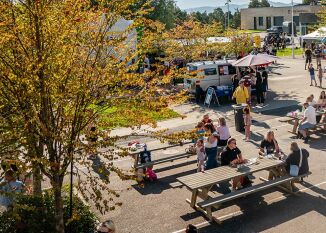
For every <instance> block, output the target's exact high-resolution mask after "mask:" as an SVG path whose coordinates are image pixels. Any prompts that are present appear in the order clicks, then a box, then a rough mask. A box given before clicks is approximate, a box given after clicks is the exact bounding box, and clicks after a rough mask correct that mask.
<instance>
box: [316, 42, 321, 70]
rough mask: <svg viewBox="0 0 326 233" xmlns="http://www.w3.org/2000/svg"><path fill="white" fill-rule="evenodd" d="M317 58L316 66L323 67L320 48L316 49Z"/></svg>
mask: <svg viewBox="0 0 326 233" xmlns="http://www.w3.org/2000/svg"><path fill="white" fill-rule="evenodd" d="M315 56H316V64H317V66H319V65H321V57H322V51H321V49H320V47H319V46H317V47H316V49H315Z"/></svg>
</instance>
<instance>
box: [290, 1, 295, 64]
mask: <svg viewBox="0 0 326 233" xmlns="http://www.w3.org/2000/svg"><path fill="white" fill-rule="evenodd" d="M291 3H292V25H291V26H292V30H291V32H292V35H291V41H292V58H293V59H294V58H295V56H294V16H293V0H292V1H291Z"/></svg>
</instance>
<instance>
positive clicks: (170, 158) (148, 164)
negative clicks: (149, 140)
mask: <svg viewBox="0 0 326 233" xmlns="http://www.w3.org/2000/svg"><path fill="white" fill-rule="evenodd" d="M191 156H193V154H188V153H183V154H179V155H174V156H171V157H166V158H162V159H158V160H153V161H152V162H149V163H143V164H139V165H137V166H136V167H135V168H145V167H148V166H153V165H156V164H161V163H166V162H170V161H174V160H178V159H183V158H187V157H191Z"/></svg>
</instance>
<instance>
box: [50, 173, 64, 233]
mask: <svg viewBox="0 0 326 233" xmlns="http://www.w3.org/2000/svg"><path fill="white" fill-rule="evenodd" d="M52 187H53V192H54V201H55V223H56V224H55V225H56V232H57V233H64V232H65V229H64V222H63V202H62V196H61V188H62V181H61V179H60V178H59V177H58V176H57V177H56V180H54V181H52Z"/></svg>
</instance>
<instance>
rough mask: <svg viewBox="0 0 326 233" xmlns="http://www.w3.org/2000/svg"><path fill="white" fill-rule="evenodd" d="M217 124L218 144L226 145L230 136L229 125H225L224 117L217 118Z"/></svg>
mask: <svg viewBox="0 0 326 233" xmlns="http://www.w3.org/2000/svg"><path fill="white" fill-rule="evenodd" d="M218 121H219V126H217V127H216V131H217V132H218V135H219V140H218V145H219V146H226V144H227V141H228V139H229V138H230V137H231V135H230V130H229V127H228V126H227V125H226V121H225V118H223V117H221V118H219V119H218Z"/></svg>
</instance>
